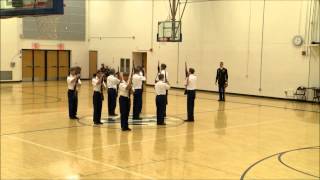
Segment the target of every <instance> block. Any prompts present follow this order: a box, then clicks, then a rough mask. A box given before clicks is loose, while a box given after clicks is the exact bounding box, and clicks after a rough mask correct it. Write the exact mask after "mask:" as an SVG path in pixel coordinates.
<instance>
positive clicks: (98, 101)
mask: <svg viewBox="0 0 320 180" xmlns="http://www.w3.org/2000/svg"><path fill="white" fill-rule="evenodd" d="M92 85H93V122H94V124H95V125H101V124H103V123H101V111H102V101H103V99H104V97H103V89H104V88H106V87H107V86H106V84H105V83H104V72H102V71H100V70H99V71H98V72H97V74H96V76H95V77H93V78H92Z"/></svg>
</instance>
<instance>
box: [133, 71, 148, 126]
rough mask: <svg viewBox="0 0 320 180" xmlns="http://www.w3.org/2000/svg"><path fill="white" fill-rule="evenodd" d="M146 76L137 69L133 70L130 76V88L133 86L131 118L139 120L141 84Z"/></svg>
mask: <svg viewBox="0 0 320 180" xmlns="http://www.w3.org/2000/svg"><path fill="white" fill-rule="evenodd" d="M145 80H146V78H145V77H144V76H143V75H141V74H140V70H139V69H135V70H134V75H133V76H132V88H133V91H134V92H133V119H134V120H141V118H140V113H141V110H142V85H143V81H145Z"/></svg>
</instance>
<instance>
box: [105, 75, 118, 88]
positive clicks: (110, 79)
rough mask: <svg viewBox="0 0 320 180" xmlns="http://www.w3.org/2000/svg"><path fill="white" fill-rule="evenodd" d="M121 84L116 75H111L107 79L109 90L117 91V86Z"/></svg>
mask: <svg viewBox="0 0 320 180" xmlns="http://www.w3.org/2000/svg"><path fill="white" fill-rule="evenodd" d="M119 83H120V80H119V79H118V78H116V77H115V76H114V75H110V76H108V78H107V86H108V88H113V89H117V85H118V84H119Z"/></svg>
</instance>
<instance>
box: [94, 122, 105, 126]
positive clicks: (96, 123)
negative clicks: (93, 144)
mask: <svg viewBox="0 0 320 180" xmlns="http://www.w3.org/2000/svg"><path fill="white" fill-rule="evenodd" d="M102 124H103V123H102V122H95V123H94V125H102Z"/></svg>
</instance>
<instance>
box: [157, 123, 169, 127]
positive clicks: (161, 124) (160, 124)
mask: <svg viewBox="0 0 320 180" xmlns="http://www.w3.org/2000/svg"><path fill="white" fill-rule="evenodd" d="M157 125H159V126H165V125H167V124H166V123H157Z"/></svg>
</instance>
